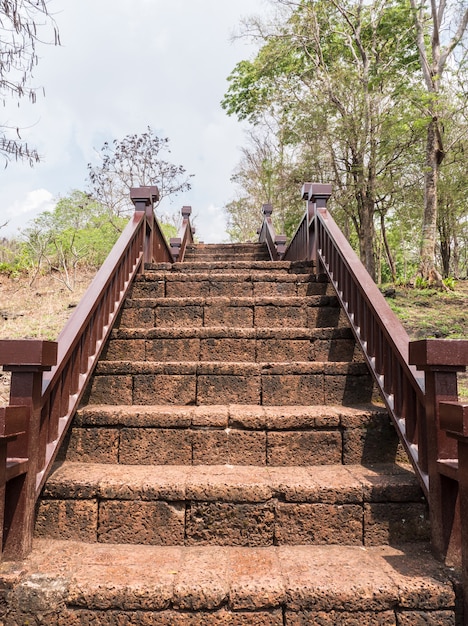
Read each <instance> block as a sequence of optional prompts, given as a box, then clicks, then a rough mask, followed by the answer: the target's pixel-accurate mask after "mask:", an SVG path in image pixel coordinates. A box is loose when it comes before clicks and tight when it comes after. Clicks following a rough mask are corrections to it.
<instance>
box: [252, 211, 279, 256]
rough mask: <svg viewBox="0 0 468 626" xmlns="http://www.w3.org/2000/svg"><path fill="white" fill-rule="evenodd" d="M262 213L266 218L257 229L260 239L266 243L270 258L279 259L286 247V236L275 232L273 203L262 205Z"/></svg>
mask: <svg viewBox="0 0 468 626" xmlns="http://www.w3.org/2000/svg"><path fill="white" fill-rule="evenodd" d="M262 213H263V215H264V218H263V224H262V227H261V228H260V230H259V231H257V233H258V240H259V241H260V242H262V243H266V245H267V248H268V252H269V254H270V259H271V260H272V261H279V260H280V259H281V257H282V255H283V254H284V251H285V249H286V236H285V235H276V234H275V229H274V228H273V222H272V221H271V214H272V213H273V207H272V205H271V204H264V205H263V206H262Z"/></svg>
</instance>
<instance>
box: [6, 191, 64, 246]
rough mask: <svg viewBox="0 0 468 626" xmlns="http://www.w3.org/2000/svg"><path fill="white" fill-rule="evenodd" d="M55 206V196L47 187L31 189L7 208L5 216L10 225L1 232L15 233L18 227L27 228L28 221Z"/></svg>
mask: <svg viewBox="0 0 468 626" xmlns="http://www.w3.org/2000/svg"><path fill="white" fill-rule="evenodd" d="M54 206H55V200H54V196H53V195H52V194H51V193H50V191H48V190H47V189H34V190H33V191H29V192H28V193H26V195H24V196H23V197H20V198H19V199H18V200H16V201H15V202H13V204H11V205H10V206H9V207H7V208H6V211H5V217H6V220H7V221H8V225H7V226H6V227H5V228H2V233H1V234H2V235H5V234H9V235H11V234H15V233H16V231H17V230H18V229H20V228H25V227H26V226H27V225H28V222H30V221H31V220H33V219H34V218H35V217H37V216H38V215H39V214H40V213H43V212H44V211H50V210H52V209H53V208H54Z"/></svg>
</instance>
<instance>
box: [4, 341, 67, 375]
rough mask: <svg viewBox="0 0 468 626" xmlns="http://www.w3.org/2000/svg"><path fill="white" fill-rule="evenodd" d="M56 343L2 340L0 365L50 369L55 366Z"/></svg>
mask: <svg viewBox="0 0 468 626" xmlns="http://www.w3.org/2000/svg"><path fill="white" fill-rule="evenodd" d="M57 346H58V344H57V342H56V341H43V340H42V339H2V340H1V341H0V364H1V365H3V366H6V367H7V366H10V365H25V366H29V367H42V368H44V369H50V368H51V367H53V366H54V365H56V364H57Z"/></svg>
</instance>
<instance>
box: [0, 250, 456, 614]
mask: <svg viewBox="0 0 468 626" xmlns="http://www.w3.org/2000/svg"><path fill="white" fill-rule="evenodd" d="M266 258H267V253H266V249H265V248H264V247H263V246H261V245H259V244H247V245H243V246H235V245H221V246H214V245H201V244H200V245H198V246H196V245H195V246H192V247H191V248H190V250H188V254H187V258H186V261H185V262H184V263H176V264H173V265H170V264H159V265H151V266H147V269H146V272H145V274H144V275H142V276H140V277H138V279H137V280H136V282H135V284H134V285H133V288H132V293H131V296H130V298H129V299H128V300H127V302H126V303H125V306H124V309H123V311H122V313H121V316H120V319H119V321H118V323H117V325H116V327H115V329H114V330H113V332H112V336H111V339H110V341H109V342H108V344H107V345H106V347H105V349H104V353H103V356H102V358H101V360H100V362H99V364H98V366H97V369H96V372H95V375H94V378H93V381H92V384H91V385H90V388H89V391H88V394H87V398H86V402H85V403H84V404H83V406H82V408H81V409H80V411H79V412H78V414H77V416H76V418H75V420H74V425H73V428H72V430H71V432H70V433H69V436H68V439H67V441H66V442H65V445H64V446H63V449H62V450H61V456H60V458H59V459H58V462H57V464H56V467H55V470H54V472H53V473H52V475H51V476H50V478H49V480H48V482H47V484H46V486H45V488H44V491H43V496H42V499H41V501H40V502H39V505H38V510H37V523H36V540H35V549H34V551H33V553H32V554H31V556H30V557H28V559H27V560H26V561H25V562H23V563H22V564H20V565H12V566H11V571H10V573H9V576H10V578H9V579H8V580H9V581H10V583H9V585H10V590H9V591H8V592H7V593H6V594H5V593H4V596H5V598H7V600H5V603H6V604H8V610H7V611H6V613H5V616H6V617H5V618H4V623H5V624H6V625H8V624H26V623H30V624H47V625H49V624H51V625H52V624H57V625H61V626H62V625H65V624H66V625H67V626H68V625H69V624H71V625H75V624H105V625H109V626H110V625H113V624H125V625H126V624H136V625H139V626H140V625H141V626H146V625H149V624H162V625H172V624H175V625H182V626H189V625H190V626H202V625H203V626H205V625H206V626H214V625H216V626H218V625H230V626H237V625H243V624H248V625H255V626H273V625H274V626H280V625H281V626H285V625H287V626H303V625H306V624H318V625H320V626H332V625H333V626H334V625H340V626H351V625H358V624H359V625H363V626H374V625H385V626H390V625H395V626H396V625H398V626H410V625H411V626H418V625H419V624H421V625H422V624H426V625H431V626H432V625H433V626H435V625H438V626H439V625H440V626H445V625H449V624H450V625H453V624H462V621H461V617H460V616H459V614H458V609H457V606H458V604H459V602H458V601H457V598H456V594H455V590H456V588H457V587H456V581H454V580H451V577H450V572H449V571H448V570H446V569H445V568H444V567H443V566H441V565H440V564H439V563H437V562H435V561H434V560H433V559H432V557H431V555H430V553H429V549H428V537H429V524H428V518H427V508H426V503H425V501H424V499H423V496H422V493H421V490H420V488H419V486H418V484H417V481H416V479H415V477H414V474H413V472H412V470H411V468H410V466H409V465H408V464H407V463H406V462H405V458H404V455H403V453H402V451H401V449H400V448H399V445H398V442H397V439H396V436H395V433H394V430H393V428H392V426H391V424H390V422H389V418H388V416H387V414H386V412H385V411H384V409H383V408H382V407H381V406H379V405H378V404H372V403H371V401H372V394H373V386H372V382H371V379H370V377H369V374H368V371H367V368H366V365H365V363H364V362H363V360H362V357H361V354H360V352H359V350H358V349H357V348H356V345H355V342H354V339H353V335H352V333H351V331H350V329H349V328H348V326H347V324H346V321H345V318H344V315H343V314H342V312H341V310H340V308H339V305H338V301H337V299H336V297H335V295H334V293H333V291H332V289H331V287H330V285H329V284H328V283H327V280H326V277H325V276H323V275H317V274H315V273H314V270H313V268H312V267H311V266H310V264H309V263H305V262H304V263H290V262H275V263H273V262H269V261H266V260H265V259H266ZM4 580H5V577H4ZM7 587H8V585H7Z"/></svg>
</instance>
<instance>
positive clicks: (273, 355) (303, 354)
mask: <svg viewBox="0 0 468 626" xmlns="http://www.w3.org/2000/svg"><path fill="white" fill-rule="evenodd" d="M129 354H132V356H133V358H134V359H135V360H138V361H172V360H174V358H175V357H177V358H178V359H179V360H180V361H196V360H199V361H213V360H215V361H226V362H230V361H246V362H254V363H255V362H269V361H273V362H281V361H283V362H287V361H289V360H290V359H291V355H292V354H294V356H295V358H296V359H301V360H302V361H342V362H343V361H359V362H362V361H363V356H362V352H361V351H360V350H359V349H358V348H357V347H356V342H355V339H354V336H353V334H352V332H351V329H349V328H344V327H343V328H297V327H292V328H291V327H290V328H284V327H278V328H267V327H264V328H261V327H257V328H233V327H228V328H226V327H223V326H211V327H210V326H194V327H187V328H179V327H176V328H174V327H165V326H163V327H161V326H159V327H157V328H142V329H135V328H120V329H118V330H115V331H113V332H112V335H111V338H110V341H109V342H108V344H107V345H106V348H105V349H104V352H103V354H102V356H101V358H102V359H103V360H105V361H116V360H121V359H127V358H128V355H129Z"/></svg>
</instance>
